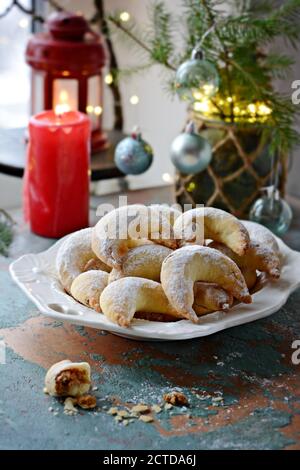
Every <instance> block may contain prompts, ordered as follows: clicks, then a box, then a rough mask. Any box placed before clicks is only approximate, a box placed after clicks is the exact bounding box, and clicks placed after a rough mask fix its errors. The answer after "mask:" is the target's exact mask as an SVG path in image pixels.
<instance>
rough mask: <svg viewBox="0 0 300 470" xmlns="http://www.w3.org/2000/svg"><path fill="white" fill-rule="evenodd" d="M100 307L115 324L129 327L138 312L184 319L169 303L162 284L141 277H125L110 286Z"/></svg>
mask: <svg viewBox="0 0 300 470" xmlns="http://www.w3.org/2000/svg"><path fill="white" fill-rule="evenodd" d="M100 307H101V310H102V312H103V313H104V315H105V316H106V317H107V318H109V319H110V320H111V321H112V322H113V323H117V324H118V325H120V326H123V327H128V326H129V325H130V323H131V321H132V319H133V318H134V315H135V313H136V312H153V313H160V314H166V315H170V316H172V317H175V318H183V317H182V315H180V314H178V313H177V312H176V310H175V309H174V308H173V307H172V305H171V304H170V303H169V301H168V299H167V297H166V295H165V293H164V291H163V288H162V286H161V284H159V283H158V282H155V281H151V280H150V279H142V278H140V277H125V278H122V279H119V280H118V281H115V282H112V283H111V284H108V286H107V287H106V288H105V289H104V291H103V292H102V294H101V296H100Z"/></svg>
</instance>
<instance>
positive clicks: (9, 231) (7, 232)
mask: <svg viewBox="0 0 300 470" xmlns="http://www.w3.org/2000/svg"><path fill="white" fill-rule="evenodd" d="M14 224H15V222H14V221H13V219H12V218H11V217H10V215H9V214H8V213H7V212H6V211H5V210H4V209H0V255H3V256H8V248H9V246H10V244H11V243H12V240H13V225H14Z"/></svg>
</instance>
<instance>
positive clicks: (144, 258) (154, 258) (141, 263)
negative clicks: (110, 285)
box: [109, 244, 172, 282]
mask: <svg viewBox="0 0 300 470" xmlns="http://www.w3.org/2000/svg"><path fill="white" fill-rule="evenodd" d="M170 253H172V250H171V249H170V248H167V247H166V246H162V245H155V244H153V245H143V246H138V247H136V248H132V249H131V250H129V251H128V253H127V254H126V255H125V256H124V258H123V260H122V265H121V266H120V269H116V268H114V269H113V270H112V272H111V273H110V275H109V282H113V281H116V280H117V279H121V278H122V277H143V278H145V279H152V281H157V282H159V281H160V271H161V265H162V263H163V260H164V259H165V258H166V257H167V256H168V255H169V254H170Z"/></svg>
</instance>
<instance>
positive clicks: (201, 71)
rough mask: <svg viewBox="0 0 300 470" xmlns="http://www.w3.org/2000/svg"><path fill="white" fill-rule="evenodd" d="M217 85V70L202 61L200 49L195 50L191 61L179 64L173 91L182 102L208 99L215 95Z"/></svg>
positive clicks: (218, 82)
mask: <svg viewBox="0 0 300 470" xmlns="http://www.w3.org/2000/svg"><path fill="white" fill-rule="evenodd" d="M219 85H220V78H219V74H218V71H217V69H216V68H215V66H214V65H213V64H212V63H211V62H208V61H207V60H205V59H204V56H203V52H202V50H201V49H200V48H195V49H194V50H193V52H192V55H191V59H189V60H187V61H186V62H184V63H183V64H181V65H180V67H179V68H178V70H177V72H176V78H175V89H176V92H177V93H178V95H179V97H180V99H182V100H184V101H190V102H193V101H196V100H205V99H209V98H211V97H212V96H214V95H215V94H216V93H217V91H218V89H219Z"/></svg>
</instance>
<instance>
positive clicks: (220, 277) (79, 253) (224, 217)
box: [56, 204, 281, 327]
mask: <svg viewBox="0 0 300 470" xmlns="http://www.w3.org/2000/svg"><path fill="white" fill-rule="evenodd" d="M132 214H134V215H132ZM132 223H134V226H135V227H136V228H140V229H141V230H140V231H135V232H134V233H132V232H133V231H132V230H130V226H132ZM153 227H155V230H153ZM112 233H113V234H114V236H111V234H112ZM56 267H57V272H58V276H59V279H60V282H61V284H62V286H63V288H64V290H65V291H66V292H67V293H68V294H69V295H71V296H72V297H73V298H74V299H75V300H76V301H78V302H80V303H81V304H83V305H85V306H87V307H89V308H91V309H94V310H95V311H97V312H99V313H101V314H103V315H105V316H106V317H107V318H108V319H109V320H110V321H112V322H113V323H116V324H118V325H120V326H122V327H129V326H130V325H131V323H132V321H133V319H134V318H140V319H144V320H149V321H162V322H170V321H177V320H180V319H186V320H190V321H192V322H194V323H197V322H198V321H199V318H200V317H201V316H202V315H206V314H209V313H212V312H216V311H224V312H228V311H229V310H230V309H231V308H232V306H233V305H236V304H237V303H240V302H242V303H246V304H249V303H251V302H252V296H251V292H253V290H254V289H255V286H256V284H257V282H258V279H259V277H260V276H261V275H262V273H263V275H264V276H266V277H267V278H269V279H271V280H276V279H278V278H279V277H280V268H281V259H280V252H279V246H278V243H277V241H276V239H275V237H274V236H273V235H272V233H271V232H270V231H269V230H268V229H266V228H265V227H263V226H261V225H259V224H256V223H253V222H241V221H240V220H238V219H237V218H236V217H234V216H233V215H231V214H229V213H227V212H225V211H223V210H220V209H215V208H207V207H204V208H196V209H192V210H189V211H186V212H180V211H179V210H178V209H175V208H172V207H168V206H165V205H152V206H148V207H146V210H145V206H142V205H139V204H136V205H131V206H123V207H120V208H118V209H114V210H112V211H111V212H109V213H107V214H106V215H104V216H103V217H102V218H101V219H100V220H99V222H98V223H97V224H96V226H95V227H93V228H87V229H84V230H80V231H78V232H75V233H73V234H72V235H70V236H68V237H67V238H66V239H65V241H64V242H63V243H62V245H61V246H60V248H59V251H58V254H57V259H56Z"/></svg>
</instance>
